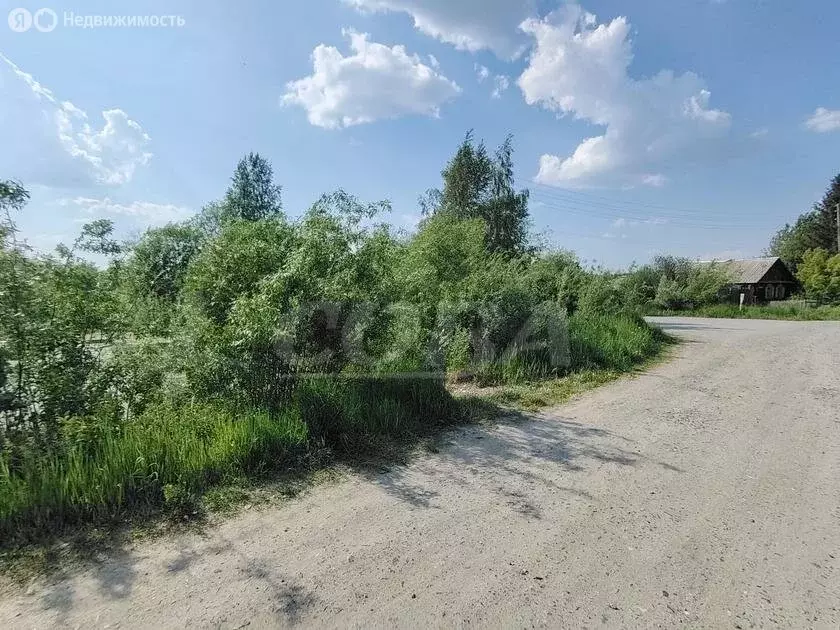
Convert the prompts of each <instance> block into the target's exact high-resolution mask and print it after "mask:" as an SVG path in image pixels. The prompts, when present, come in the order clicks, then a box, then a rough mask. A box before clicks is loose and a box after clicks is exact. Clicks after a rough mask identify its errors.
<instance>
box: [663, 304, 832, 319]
mask: <svg viewBox="0 0 840 630" xmlns="http://www.w3.org/2000/svg"><path fill="white" fill-rule="evenodd" d="M651 315H656V316H661V317H670V316H675V317H716V318H727V319H785V320H798V321H828V320H840V306H818V307H813V308H808V307H801V306H747V307H744V308H743V309H739V308H738V307H737V306H734V305H729V304H718V305H714V306H705V307H702V308H696V309H692V310H686V311H658V312H656V313H651Z"/></svg>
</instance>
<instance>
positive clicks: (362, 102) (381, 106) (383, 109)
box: [282, 31, 461, 129]
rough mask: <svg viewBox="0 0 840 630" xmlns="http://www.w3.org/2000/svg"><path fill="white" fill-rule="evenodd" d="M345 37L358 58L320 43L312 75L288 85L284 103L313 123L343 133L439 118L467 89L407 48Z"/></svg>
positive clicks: (351, 34) (356, 36) (360, 35)
mask: <svg viewBox="0 0 840 630" xmlns="http://www.w3.org/2000/svg"><path fill="white" fill-rule="evenodd" d="M343 34H344V35H345V36H349V37H350V47H351V48H352V49H353V53H354V54H352V55H348V56H346V57H345V56H343V55H342V54H341V52H339V50H338V49H336V48H334V47H332V46H327V45H325V44H320V45H319V46H317V47H316V48H315V50H314V51H313V52H312V64H313V73H312V75H310V76H308V77H304V78H303V79H299V80H297V81H292V82H290V83H289V84H288V85H287V86H286V89H287V92H286V94H285V95H284V96H283V99H282V102H283V104H285V105H299V106H301V107H303V108H304V109H306V112H307V116H308V119H309V122H310V123H312V124H313V125H317V126H319V127H324V128H326V129H337V128H341V127H350V126H352V125H360V124H363V123H370V122H373V121H375V120H381V119H386V118H398V117H400V116H404V115H408V114H420V115H426V116H435V117H436V116H438V115H439V108H440V106H441V105H442V104H443V103H445V102H446V101H448V100H450V99H452V98H454V97H455V96H456V95H458V93H460V91H461V88H459V87H458V85H456V84H455V82H453V81H450V80H449V79H447V78H446V77H445V76H443V75H442V74H440V73H438V72H436V71H435V70H434V69H432V68H430V67H429V66H427V65H424V64H423V63H422V62H421V61H420V58H419V57H418V56H417V55H409V54H408V53H407V52H406V50H405V47H403V46H393V47H389V46H384V45H382V44H377V43H376V42H371V41H369V40H368V35H367V34H363V33H356V32H354V31H343Z"/></svg>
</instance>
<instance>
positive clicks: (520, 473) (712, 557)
mask: <svg viewBox="0 0 840 630" xmlns="http://www.w3.org/2000/svg"><path fill="white" fill-rule="evenodd" d="M659 321H660V322H663V325H664V326H665V327H667V328H668V329H669V330H670V331H671V332H673V333H675V334H678V335H680V336H682V337H684V338H685V339H686V340H687V343H685V344H683V345H682V346H680V347H679V348H678V349H677V351H676V355H677V356H676V358H675V359H673V360H672V361H670V362H668V363H666V364H664V365H661V366H659V367H657V368H655V369H653V370H652V371H650V372H648V373H646V374H644V375H641V376H639V377H636V378H632V379H625V380H622V381H620V382H618V383H615V384H612V385H609V386H607V387H604V388H602V389H600V390H597V391H595V392H592V393H590V394H587V395H585V396H584V397H582V398H581V399H579V400H577V401H574V402H572V403H570V404H567V405H564V406H561V407H559V408H556V409H553V410H551V411H548V412H546V413H544V414H541V415H539V416H536V417H534V418H533V419H531V420H529V421H526V422H511V423H507V424H501V425H499V426H497V427H495V428H492V429H485V428H475V427H470V428H464V429H459V430H458V431H456V432H454V433H452V435H451V436H449V438H448V444H447V445H446V446H444V447H443V448H442V449H441V450H440V452H439V453H436V454H428V455H424V456H422V457H420V458H419V459H418V460H416V461H415V462H414V463H413V464H411V465H410V466H409V467H406V468H397V469H393V470H391V471H390V472H386V473H383V474H382V475H380V476H378V477H376V478H374V479H361V478H352V477H351V478H350V479H348V480H346V481H343V482H340V483H337V484H331V485H327V486H322V487H318V488H316V489H315V490H314V491H312V492H311V493H309V494H308V495H307V496H305V497H303V498H301V499H296V500H294V501H292V502H291V503H290V504H287V505H285V506H283V507H280V508H271V509H267V510H262V511H256V510H251V511H247V512H245V513H243V514H242V515H240V516H237V517H235V518H233V519H231V520H229V521H226V522H225V523H223V524H222V525H221V526H219V527H216V528H213V529H212V530H211V531H209V532H207V533H206V535H204V536H194V535H189V536H186V535H185V536H181V537H178V538H176V539H172V538H169V539H162V540H156V541H152V542H147V543H142V544H139V545H137V546H136V547H135V548H132V549H128V550H126V552H125V554H123V555H121V556H120V557H118V558H115V559H111V560H108V561H106V562H104V563H103V564H102V565H101V566H98V567H96V568H94V569H91V570H88V571H86V572H84V573H82V574H80V575H77V576H74V577H72V578H65V579H64V580H62V581H59V582H57V583H52V584H47V585H44V584H33V585H31V586H30V587H29V588H28V589H27V590H26V591H25V592H21V591H8V592H6V593H4V594H3V595H2V599H0V627H2V628H18V627H20V628H27V627H30V628H45V627H48V626H52V625H53V624H66V625H68V626H73V627H76V626H78V627H84V628H92V627H105V626H110V627H114V626H120V627H148V628H181V627H229V628H239V627H243V626H245V625H249V627H266V626H267V627H274V626H289V625H294V624H300V625H303V626H327V627H348V626H350V627H365V628H367V627H383V628H391V627H464V626H480V627H530V626H540V627H552V628H558V627H568V628H580V627H609V628H618V627H638V628H658V627H667V628H671V627H676V626H685V627H703V628H713V627H714V628H752V627H760V628H766V627H770V626H779V627H797V628H832V629H836V628H838V627H840V324H838V323H821V322H813V323H811V322H759V321H732V320H697V319H685V320H681V319H665V320H659Z"/></svg>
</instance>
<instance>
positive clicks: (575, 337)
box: [0, 316, 668, 576]
mask: <svg viewBox="0 0 840 630" xmlns="http://www.w3.org/2000/svg"><path fill="white" fill-rule="evenodd" d="M569 332H570V349H571V359H572V366H571V371H570V373H568V374H567V375H565V376H563V377H561V378H553V379H542V380H540V379H537V380H533V381H527V380H525V379H524V377H523V378H520V379H517V382H515V383H512V384H510V383H508V384H502V385H500V386H497V387H489V388H473V391H472V392H471V395H469V396H458V395H456V396H453V395H452V392H451V391H448V390H447V389H446V387H445V385H444V382H443V379H442V378H439V379H435V378H414V379H412V378H402V377H397V376H394V377H378V378H362V379H360V378H353V379H340V378H320V379H311V380H307V381H305V382H303V383H302V384H301V385H299V387H298V391H297V393H296V395H295V398H294V400H293V401H290V403H289V404H288V405H287V406H286V407H284V408H283V409H282V410H280V411H277V412H269V411H265V410H259V409H243V408H234V407H232V406H230V405H229V404H225V403H221V402H205V403H189V404H184V403H181V404H174V403H161V404H156V405H152V406H151V407H149V408H148V409H147V410H146V411H145V412H144V413H143V414H142V416H140V417H139V418H137V419H136V420H133V421H131V422H130V423H128V424H125V425H122V426H118V427H107V426H104V427H103V426H99V425H96V424H95V423H93V424H91V425H83V426H75V427H73V431H74V433H72V435H75V436H76V437H77V438H78V443H75V444H72V445H71V446H70V447H69V448H68V449H66V450H65V451H62V452H58V453H56V454H54V455H51V456H49V457H44V456H41V457H38V458H32V459H26V458H23V459H20V460H18V461H13V462H10V461H7V460H2V461H0V541H2V542H0V569H6V570H7V571H8V570H10V569H11V570H13V572H14V573H15V574H17V575H19V576H27V575H31V574H32V573H33V572H36V573H37V572H42V571H49V570H54V569H55V567H58V566H60V565H61V564H62V563H63V562H66V561H71V562H72V561H73V560H78V559H80V560H85V559H87V558H89V557H91V556H92V555H95V553H96V550H101V549H108V548H116V547H119V546H120V545H121V544H122V543H123V542H125V541H126V540H129V539H132V538H134V537H136V536H137V535H145V534H148V533H157V532H163V531H169V529H171V527H173V526H174V525H173V523H177V524H179V525H178V526H179V527H183V526H184V524H195V523H198V524H200V523H202V522H203V521H204V520H205V519H206V517H207V515H208V514H209V513H213V512H217V513H222V514H225V513H231V512H234V511H236V510H237V509H240V508H241V507H242V506H243V505H251V504H254V503H260V502H264V501H272V500H276V499H277V498H278V497H279V498H281V499H283V498H287V497H291V496H295V495H297V494H298V493H299V492H301V491H302V490H303V489H305V488H306V487H308V486H309V485H310V484H312V483H315V482H317V481H318V480H320V479H325V478H332V477H334V476H335V474H336V470H337V469H336V467H335V464H345V465H350V466H352V467H356V468H358V467H366V466H367V467H369V468H371V467H372V469H379V468H381V467H382V466H383V465H386V466H387V465H389V464H393V463H404V462H405V461H407V460H408V459H409V456H410V454H411V453H413V452H416V451H417V450H418V448H420V447H423V446H426V447H427V448H429V449H430V450H434V442H435V438H436V436H437V435H439V434H440V433H441V431H442V430H443V429H445V428H446V427H448V426H451V425H453V424H458V423H470V422H477V421H489V422H492V421H493V420H494V419H495V418H496V417H498V415H499V414H500V413H503V412H505V411H509V410H510V408H511V407H517V408H520V409H524V410H532V409H536V408H539V407H542V406H546V405H551V404H556V403H559V402H562V401H564V400H566V399H568V398H570V397H571V396H573V395H575V394H579V393H581V392H584V391H587V390H589V389H592V388H594V387H597V386H598V385H601V384H604V383H606V382H609V381H611V380H614V379H616V378H618V377H619V376H620V375H622V374H625V373H628V372H631V371H633V370H635V369H637V368H638V367H639V366H641V365H644V364H645V363H646V362H648V361H650V360H652V358H654V357H657V356H661V354H662V350H663V348H664V347H665V346H666V345H667V344H668V338H667V337H666V336H665V335H663V334H662V333H661V332H660V331H658V330H657V329H654V328H651V327H649V326H648V325H647V324H645V323H644V322H643V321H642V320H640V319H638V318H629V317H627V318H625V317H589V318H585V317H582V316H580V317H575V318H572V320H571V321H570V331H569ZM91 435H94V436H95V439H91V437H90V436H91ZM82 438H84V439H82ZM106 539H107V540H110V542H107V540H106ZM62 558H63V560H62Z"/></svg>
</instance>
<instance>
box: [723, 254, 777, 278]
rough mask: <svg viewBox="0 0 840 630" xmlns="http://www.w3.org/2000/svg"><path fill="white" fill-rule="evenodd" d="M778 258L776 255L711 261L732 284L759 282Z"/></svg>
mask: <svg viewBox="0 0 840 630" xmlns="http://www.w3.org/2000/svg"><path fill="white" fill-rule="evenodd" d="M779 260H780V259H779V258H778V257H775V256H771V257H768V258H749V259H747V260H716V261H713V262H714V264H716V265H717V266H718V267H720V268H721V269H723V270H724V271H725V272H726V273H727V275H728V276H729V278H730V279H731V281H732V282H733V283H734V284H755V283H756V282H760V281H761V279H762V278H763V277H764V276H766V275H767V272H768V271H770V269H771V268H772V267H773V265H775V264H776V263H777V262H778V261H779ZM709 264H711V263H709Z"/></svg>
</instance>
